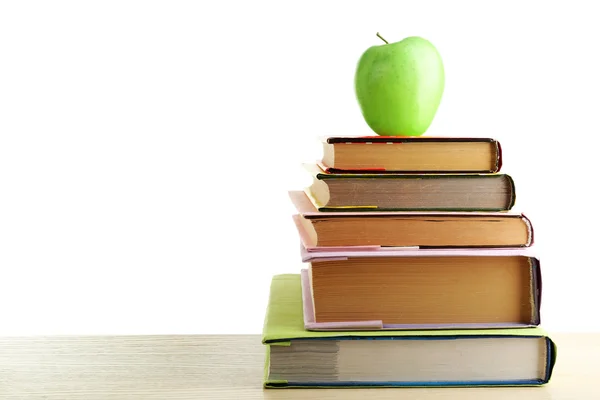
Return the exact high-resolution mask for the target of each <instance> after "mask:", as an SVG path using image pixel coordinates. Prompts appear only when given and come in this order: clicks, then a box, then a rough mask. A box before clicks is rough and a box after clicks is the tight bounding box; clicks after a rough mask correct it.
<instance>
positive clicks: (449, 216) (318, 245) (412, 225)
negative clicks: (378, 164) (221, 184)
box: [289, 191, 534, 252]
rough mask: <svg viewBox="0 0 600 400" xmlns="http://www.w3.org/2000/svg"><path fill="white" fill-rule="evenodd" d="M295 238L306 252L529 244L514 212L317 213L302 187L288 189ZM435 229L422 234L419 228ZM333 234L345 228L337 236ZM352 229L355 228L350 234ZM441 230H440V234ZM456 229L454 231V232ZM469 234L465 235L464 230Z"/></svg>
mask: <svg viewBox="0 0 600 400" xmlns="http://www.w3.org/2000/svg"><path fill="white" fill-rule="evenodd" d="M289 197H290V199H291V201H292V203H293V205H294V207H295V208H296V210H297V212H298V213H297V214H295V215H293V216H292V218H293V220H294V224H295V226H296V229H297V231H298V234H299V236H300V240H301V241H302V243H303V244H304V246H305V247H306V249H307V251H308V252H312V251H318V250H331V251H338V250H339V251H346V250H349V249H356V250H358V249H373V250H374V249H378V248H380V249H381V250H386V251H387V250H388V249H389V248H394V247H402V248H404V247H406V246H408V247H417V248H419V247H421V248H481V247H485V248H493V247H499V248H512V247H515V248H517V247H518V248H522V247H529V246H532V245H533V238H534V236H533V226H532V224H531V222H530V221H529V219H528V218H527V217H526V216H525V215H523V214H522V213H514V212H474V211H469V212H439V211H438V212H433V211H422V212H414V211H411V212H407V211H345V212H339V211H334V212H326V211H318V210H317V209H316V208H315V207H314V205H313V204H312V203H311V201H310V200H309V198H308V197H307V195H306V194H305V193H304V192H302V191H290V192H289ZM436 231H437V232H438V235H437V236H436V235H429V234H428V235H426V236H424V234H423V232H436ZM337 232H345V233H346V234H345V236H344V235H339V234H338V233H337ZM352 232H360V235H355V234H353V233H352ZM439 232H443V233H439ZM454 232H456V234H453V233H454ZM466 233H468V234H466Z"/></svg>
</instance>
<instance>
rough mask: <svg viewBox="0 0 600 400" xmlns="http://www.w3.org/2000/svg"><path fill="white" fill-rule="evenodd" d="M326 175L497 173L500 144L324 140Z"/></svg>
mask: <svg viewBox="0 0 600 400" xmlns="http://www.w3.org/2000/svg"><path fill="white" fill-rule="evenodd" d="M322 142H323V158H322V159H321V161H320V162H319V163H318V164H319V166H320V167H321V168H322V169H323V170H324V171H325V172H332V173H336V172H337V173H343V172H364V171H370V172H402V173H423V172H429V173H444V172H452V173H462V172H464V173H495V172H498V171H500V168H501V166H502V150H501V147H500V143H499V142H498V141H497V140H495V139H491V138H473V137H471V138H467V137H403V136H355V137H353V136H332V137H324V138H322Z"/></svg>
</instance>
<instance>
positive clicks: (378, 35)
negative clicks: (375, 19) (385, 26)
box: [377, 32, 389, 44]
mask: <svg viewBox="0 0 600 400" xmlns="http://www.w3.org/2000/svg"><path fill="white" fill-rule="evenodd" d="M377 37H378V38H379V39H381V40H383V41H384V42H385V44H389V43H388V41H387V40H385V39H384V38H382V37H381V35H380V34H379V32H377Z"/></svg>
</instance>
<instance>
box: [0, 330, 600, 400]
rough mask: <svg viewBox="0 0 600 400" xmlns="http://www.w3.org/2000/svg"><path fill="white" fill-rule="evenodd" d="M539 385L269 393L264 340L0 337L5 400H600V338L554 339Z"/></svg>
mask: <svg viewBox="0 0 600 400" xmlns="http://www.w3.org/2000/svg"><path fill="white" fill-rule="evenodd" d="M552 338H553V340H554V341H555V342H556V344H557V346H558V358H557V363H556V367H555V370H554V375H553V377H552V380H551V381H550V383H548V384H547V385H546V386H543V387H534V388H431V389H429V388H427V389H423V388H417V389H413V388H411V389H408V388H399V389H263V388H262V374H263V362H264V348H263V345H262V344H261V343H260V336H252V335H218V336H213V335H174V336H71V337H65V336H58V337H4V338H0V399H31V400H33V399H45V400H50V399H61V400H74V399H82V400H83V399H85V400H94V399H103V400H110V399H145V400H152V399H175V400H183V399H220V400H221V399H319V400H328V399H349V400H351V399H375V400H376V399H400V398H407V399H408V398H410V399H416V400H425V399H463V400H469V399H474V400H475V399H477V400H479V399H488V400H495V399H511V400H520V399H527V400H538V399H539V400H542V399H543V400H563V399H564V400H566V399H586V398H589V399H600V385H598V384H597V383H598V382H596V379H600V367H598V365H599V364H598V358H600V333H598V334H592V333H587V334H586V333H578V334H576V333H574V334H553V335H552Z"/></svg>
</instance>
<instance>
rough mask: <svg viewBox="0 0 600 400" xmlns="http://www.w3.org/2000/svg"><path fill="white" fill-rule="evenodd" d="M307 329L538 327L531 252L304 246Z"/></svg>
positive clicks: (536, 275)
mask: <svg viewBox="0 0 600 400" xmlns="http://www.w3.org/2000/svg"><path fill="white" fill-rule="evenodd" d="M302 254H303V256H302V259H303V261H306V262H308V268H306V269H305V270H304V271H302V277H303V280H302V285H303V294H304V297H303V300H304V308H305V310H307V312H306V313H305V315H304V317H305V318H307V319H306V321H305V328H306V329H309V330H328V329H357V328H358V327H362V328H363V329H454V328H456V329H485V328H508V327H531V326H537V325H539V324H540V308H541V296H542V279H541V270H540V263H539V260H538V258H536V257H535V256H534V255H533V253H532V252H531V251H521V250H516V249H513V250H509V249H488V250H485V249H409V248H406V249H390V250H357V251H346V252H343V253H342V252H339V251H319V252H312V253H308V252H306V251H304V250H303V251H302Z"/></svg>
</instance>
